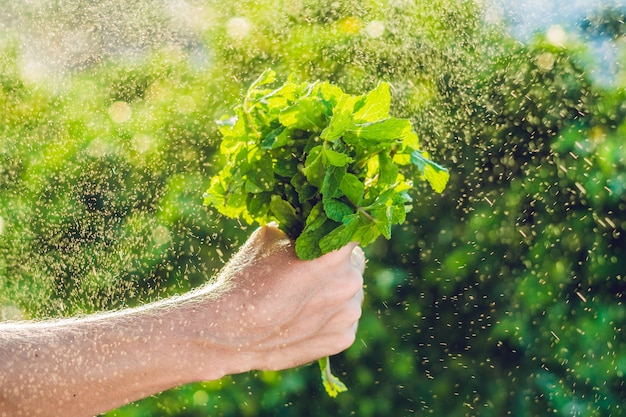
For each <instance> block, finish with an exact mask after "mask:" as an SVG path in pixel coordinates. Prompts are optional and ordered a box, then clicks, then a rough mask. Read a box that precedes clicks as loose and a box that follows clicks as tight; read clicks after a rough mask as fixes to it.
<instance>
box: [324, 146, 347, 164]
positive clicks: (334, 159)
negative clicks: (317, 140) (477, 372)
mask: <svg viewBox="0 0 626 417" xmlns="http://www.w3.org/2000/svg"><path fill="white" fill-rule="evenodd" d="M323 149H324V150H323V153H324V158H326V160H327V161H328V163H329V164H330V165H333V166H336V167H345V166H346V165H348V164H349V163H350V162H352V158H350V156H349V155H346V154H345V153H341V152H337V151H333V150H332V149H327V148H323Z"/></svg>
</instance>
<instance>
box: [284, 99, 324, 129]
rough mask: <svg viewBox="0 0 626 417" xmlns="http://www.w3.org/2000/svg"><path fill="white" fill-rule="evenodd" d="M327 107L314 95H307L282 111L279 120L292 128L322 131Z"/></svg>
mask: <svg viewBox="0 0 626 417" xmlns="http://www.w3.org/2000/svg"><path fill="white" fill-rule="evenodd" d="M325 111H326V107H325V106H324V104H323V103H321V102H320V101H319V100H317V99H315V98H314V97H305V98H302V99H300V100H298V101H296V103H295V104H293V105H292V106H289V107H287V108H286V109H284V110H283V111H281V112H280V116H279V117H278V120H279V121H280V123H282V124H283V126H286V127H289V128H292V129H302V130H312V131H321V130H322V128H323V126H324V121H325V117H326V115H325Z"/></svg>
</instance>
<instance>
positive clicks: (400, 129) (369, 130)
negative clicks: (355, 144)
mask: <svg viewBox="0 0 626 417" xmlns="http://www.w3.org/2000/svg"><path fill="white" fill-rule="evenodd" d="M410 129H411V122H410V121H409V120H407V119H396V118H393V117H392V118H389V119H384V120H380V121H377V122H372V123H363V124H358V125H356V126H355V127H354V128H353V129H351V132H352V133H353V134H355V135H356V137H357V138H359V139H360V140H361V142H362V144H364V145H365V146H376V145H380V144H383V145H389V144H390V143H391V142H393V141H395V140H397V139H401V138H402V137H403V136H404V135H405V133H406V131H407V130H410Z"/></svg>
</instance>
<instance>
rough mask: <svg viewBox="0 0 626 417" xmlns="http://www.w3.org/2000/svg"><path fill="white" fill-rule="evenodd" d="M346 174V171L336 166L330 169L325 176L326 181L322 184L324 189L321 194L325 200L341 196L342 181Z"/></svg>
mask: <svg viewBox="0 0 626 417" xmlns="http://www.w3.org/2000/svg"><path fill="white" fill-rule="evenodd" d="M345 174H346V169H345V168H341V167H336V166H330V167H328V170H327V171H326V174H325V175H324V181H323V182H322V188H321V190H320V192H321V193H322V197H323V198H325V199H326V198H334V197H339V196H341V194H342V192H341V189H340V185H341V180H342V179H343V177H344V175H345Z"/></svg>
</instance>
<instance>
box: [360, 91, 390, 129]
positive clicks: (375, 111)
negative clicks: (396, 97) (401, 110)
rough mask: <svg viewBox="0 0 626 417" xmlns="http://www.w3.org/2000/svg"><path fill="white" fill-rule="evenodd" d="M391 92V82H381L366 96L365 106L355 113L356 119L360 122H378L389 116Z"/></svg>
mask: <svg viewBox="0 0 626 417" xmlns="http://www.w3.org/2000/svg"><path fill="white" fill-rule="evenodd" d="M390 105H391V94H390V92H389V84H387V83H380V84H378V87H376V88H375V89H373V90H372V91H370V92H369V93H368V94H367V96H366V97H365V103H364V104H363V107H361V108H360V109H359V111H357V112H356V113H354V120H356V121H358V122H376V121H378V120H381V119H386V118H388V117H389V106H390Z"/></svg>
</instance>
